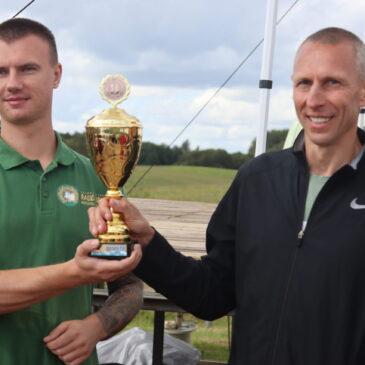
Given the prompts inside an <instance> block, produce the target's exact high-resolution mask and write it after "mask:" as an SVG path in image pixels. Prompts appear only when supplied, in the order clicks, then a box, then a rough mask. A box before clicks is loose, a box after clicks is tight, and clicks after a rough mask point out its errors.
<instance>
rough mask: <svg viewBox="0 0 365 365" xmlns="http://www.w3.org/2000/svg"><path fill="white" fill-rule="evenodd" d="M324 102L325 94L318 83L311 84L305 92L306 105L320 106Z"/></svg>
mask: <svg viewBox="0 0 365 365" xmlns="http://www.w3.org/2000/svg"><path fill="white" fill-rule="evenodd" d="M324 102H325V95H324V92H323V90H322V88H321V86H320V85H318V84H312V86H311V88H310V89H309V91H308V94H307V105H308V106H309V107H311V108H316V107H319V106H322V105H323V104H324Z"/></svg>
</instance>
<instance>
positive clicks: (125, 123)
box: [86, 75, 142, 260]
mask: <svg viewBox="0 0 365 365" xmlns="http://www.w3.org/2000/svg"><path fill="white" fill-rule="evenodd" d="M129 92H130V86H129V83H128V81H127V79H126V78H125V77H123V76H121V75H108V76H106V77H105V78H104V79H103V80H102V82H101V84H100V94H101V96H102V97H103V99H105V100H106V101H107V102H109V103H110V104H111V105H112V107H111V108H108V109H105V110H104V111H103V112H102V113H100V114H98V115H96V116H94V117H92V118H91V119H89V120H88V121H87V124H86V141H87V144H88V146H89V151H90V159H91V161H92V163H93V165H94V168H95V171H96V173H97V174H98V176H99V178H100V179H101V181H102V182H103V183H104V184H105V186H106V187H107V189H108V190H107V193H106V195H105V196H106V197H107V198H116V199H119V198H121V197H122V196H123V195H122V193H121V190H120V188H121V187H122V186H123V185H124V184H125V183H126V182H127V180H128V178H129V176H130V175H131V173H132V171H133V169H134V166H135V165H136V163H137V161H138V158H139V154H140V151H141V146H142V125H141V123H140V121H139V120H138V119H137V118H135V117H133V116H131V115H129V114H127V113H126V112H125V111H124V110H123V109H120V108H118V107H117V105H118V104H119V103H120V102H122V101H123V100H125V99H127V97H128V95H129ZM112 215H113V219H112V221H110V222H108V227H107V232H106V233H104V234H100V235H99V236H98V238H99V241H100V248H99V249H98V250H95V251H92V252H91V254H90V255H91V256H93V257H98V258H103V259H117V260H120V259H123V258H125V257H128V256H130V254H131V251H132V246H133V243H132V242H131V239H130V237H129V235H128V229H127V227H126V225H125V223H124V222H123V221H122V220H121V217H120V215H119V214H116V213H114V212H112Z"/></svg>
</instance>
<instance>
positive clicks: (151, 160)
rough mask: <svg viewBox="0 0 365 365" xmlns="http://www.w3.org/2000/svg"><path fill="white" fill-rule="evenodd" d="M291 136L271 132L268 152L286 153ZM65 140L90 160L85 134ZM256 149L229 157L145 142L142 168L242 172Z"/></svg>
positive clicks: (67, 135) (184, 146)
mask: <svg viewBox="0 0 365 365" xmlns="http://www.w3.org/2000/svg"><path fill="white" fill-rule="evenodd" d="M287 133H288V130H287V129H281V130H272V131H269V132H268V134H267V151H275V150H280V149H282V147H283V144H284V141H285V137H286V135H287ZM61 136H62V138H63V140H64V142H65V143H66V144H67V145H68V146H70V147H71V148H73V149H74V150H75V151H77V152H79V153H81V154H83V155H85V156H88V151H87V147H86V142H85V133H78V132H76V133H74V134H70V133H61ZM255 146H256V139H254V140H253V141H252V142H251V145H250V148H249V150H248V153H241V152H236V153H228V152H227V151H225V150H223V149H207V150H199V148H197V149H196V150H194V151H192V150H191V149H190V143H189V141H188V140H186V141H184V142H183V143H182V144H181V146H180V147H179V146H174V147H169V146H167V145H165V144H160V145H157V144H155V143H152V142H143V143H142V150H141V155H140V159H139V165H149V166H155V165H165V166H167V165H189V166H206V167H218V168H226V169H238V168H239V167H240V166H241V165H242V164H244V163H245V162H247V161H248V160H250V159H251V158H253V156H254V154H255Z"/></svg>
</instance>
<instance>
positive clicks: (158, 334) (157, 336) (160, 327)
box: [152, 311, 165, 365]
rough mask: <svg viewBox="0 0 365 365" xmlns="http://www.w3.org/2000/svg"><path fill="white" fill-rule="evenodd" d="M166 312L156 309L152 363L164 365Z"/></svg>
mask: <svg viewBox="0 0 365 365" xmlns="http://www.w3.org/2000/svg"><path fill="white" fill-rule="evenodd" d="M164 322H165V312H161V311H155V315H154V331H153V350H152V365H163V364H162V360H163V337H164Z"/></svg>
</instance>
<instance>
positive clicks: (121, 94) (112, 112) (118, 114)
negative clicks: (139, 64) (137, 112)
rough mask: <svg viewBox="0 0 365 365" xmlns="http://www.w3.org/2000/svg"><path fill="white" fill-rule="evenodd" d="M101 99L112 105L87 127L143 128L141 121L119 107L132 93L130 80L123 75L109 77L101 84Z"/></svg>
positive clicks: (89, 122) (89, 121)
mask: <svg viewBox="0 0 365 365" xmlns="http://www.w3.org/2000/svg"><path fill="white" fill-rule="evenodd" d="M99 92H100V95H101V97H102V98H103V99H104V100H106V101H107V102H108V103H109V104H111V105H112V107H111V108H108V109H105V110H103V111H102V112H101V113H100V114H97V115H95V116H93V117H92V118H90V119H89V120H88V121H87V124H86V127H101V126H102V127H116V126H118V127H123V126H128V127H131V126H135V127H139V128H142V125H141V123H140V121H139V120H138V119H137V118H136V117H134V116H132V115H129V114H128V113H127V112H126V111H125V110H123V109H120V108H118V107H117V105H118V104H119V103H121V102H122V101H123V100H125V99H127V98H128V96H129V93H130V85H129V82H128V80H127V79H126V78H125V77H124V76H122V75H107V76H105V77H104V78H103V80H102V81H101V83H100V87H99Z"/></svg>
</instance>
